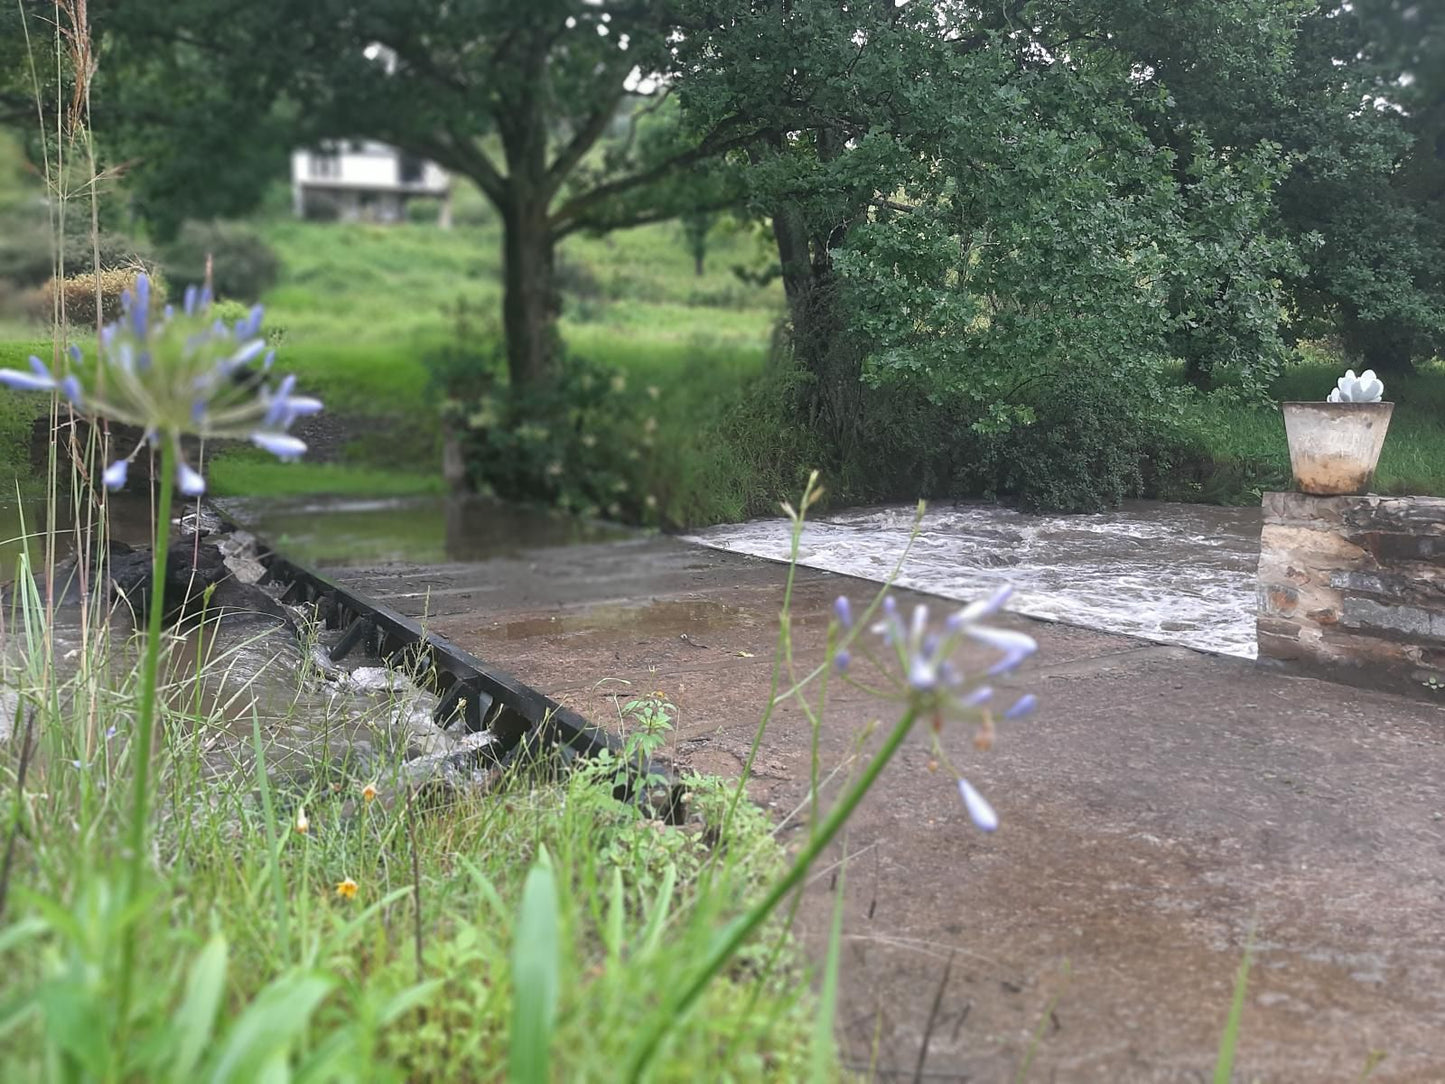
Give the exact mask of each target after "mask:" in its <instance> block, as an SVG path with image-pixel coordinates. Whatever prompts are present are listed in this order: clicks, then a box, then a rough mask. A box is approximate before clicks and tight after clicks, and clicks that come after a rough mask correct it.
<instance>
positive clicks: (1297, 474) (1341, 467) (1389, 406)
mask: <svg viewBox="0 0 1445 1084" xmlns="http://www.w3.org/2000/svg"><path fill="white" fill-rule="evenodd" d="M1280 405H1281V407H1282V408H1283V409H1284V432H1285V437H1286V439H1288V441H1289V465H1290V470H1291V471H1292V472H1293V474H1294V480H1295V485H1297V486H1298V487H1299V488H1300V491H1301V492H1304V493H1313V494H1315V495H1316V496H1339V495H1341V494H1346V493H1364V492H1366V491H1367V490H1368V489H1369V488H1370V483H1371V481H1373V480H1374V477H1375V466H1376V465H1377V464H1378V463H1379V462H1380V449H1381V448H1382V447H1384V444H1385V433H1386V431H1387V430H1389V428H1390V414H1391V413H1392V412H1393V411H1394V409H1395V404H1394V403H1282V404H1280Z"/></svg>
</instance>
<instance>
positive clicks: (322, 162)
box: [309, 151, 341, 179]
mask: <svg viewBox="0 0 1445 1084" xmlns="http://www.w3.org/2000/svg"><path fill="white" fill-rule="evenodd" d="M309 157H310V174H311V176H312V177H315V178H317V179H329V178H335V177H340V176H341V159H340V158H339V157H337V155H335V154H333V153H330V152H323V151H312V152H311V154H310V156H309Z"/></svg>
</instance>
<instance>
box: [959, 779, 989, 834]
mask: <svg viewBox="0 0 1445 1084" xmlns="http://www.w3.org/2000/svg"><path fill="white" fill-rule="evenodd" d="M958 793H959V796H960V797H962V798H963V808H964V809H966V810H968V816H969V819H970V820H972V821H973V823H974V824H975V825H977V826H978V827H979V828H981V829H983V830H984V831H985V832H992V831H993V830H994V829H996V828H997V827H998V814H997V813H995V812H994V811H993V806H991V805H989V804H988V799H987V798H985V797H984V796H983V795H982V794H980V793H979V792H978V791H976V790H975V789H974V787H973V784H972V783H970V782H969V781H968V780H967V779H960V780H959V781H958Z"/></svg>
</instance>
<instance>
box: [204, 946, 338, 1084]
mask: <svg viewBox="0 0 1445 1084" xmlns="http://www.w3.org/2000/svg"><path fill="white" fill-rule="evenodd" d="M331 986H332V983H331V981H330V980H329V979H324V978H322V977H321V976H319V975H314V974H309V973H307V972H296V971H293V972H288V973H287V974H284V975H282V976H281V977H280V978H278V979H276V980H275V981H273V982H272V983H271V984H270V985H269V986H267V987H266V988H265V989H264V990H262V991H261V992H260V993H259V994H257V995H256V998H255V1000H253V1001H252V1002H251V1004H250V1005H249V1006H247V1008H246V1011H245V1012H243V1013H242V1014H241V1017H240V1019H239V1020H237V1021H236V1022H235V1024H233V1025H232V1026H231V1029H230V1031H228V1032H227V1033H226V1036H225V1039H224V1040H223V1042H222V1046H221V1049H220V1051H219V1052H218V1053H217V1054H216V1056H215V1058H214V1059H213V1060H212V1063H211V1065H210V1067H209V1072H208V1073H206V1079H207V1080H209V1081H210V1082H211V1084H252V1082H254V1081H259V1080H265V1079H276V1080H284V1079H285V1075H284V1074H285V1069H286V1057H287V1056H288V1054H289V1053H290V1050H291V1047H292V1045H293V1044H294V1043H295V1042H296V1040H297V1039H299V1038H300V1037H301V1035H302V1033H303V1032H305V1030H306V1028H307V1026H308V1025H309V1024H310V1022H311V1014H312V1013H313V1012H315V1011H316V1007H317V1006H318V1005H320V1004H321V1002H322V1000H323V999H324V998H325V997H326V995H327V993H328V992H329V991H330V990H331ZM278 1062H279V1064H280V1067H281V1072H282V1074H283V1075H282V1076H279V1077H278V1076H276V1075H275V1074H276V1071H277V1070H276V1065H277V1064H278Z"/></svg>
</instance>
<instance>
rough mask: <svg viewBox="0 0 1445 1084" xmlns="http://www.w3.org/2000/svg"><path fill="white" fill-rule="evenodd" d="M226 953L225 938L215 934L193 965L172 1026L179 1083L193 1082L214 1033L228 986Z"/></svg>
mask: <svg viewBox="0 0 1445 1084" xmlns="http://www.w3.org/2000/svg"><path fill="white" fill-rule="evenodd" d="M227 954H228V949H227V946H226V939H225V938H224V937H222V936H221V935H220V934H216V935H215V936H214V937H212V938H211V940H210V941H208V942H207V943H206V947H205V948H204V949H202V950H201V954H200V955H199V956H197V957H196V962H195V963H193V964H192V965H191V974H190V978H189V979H188V980H187V982H186V997H185V1000H184V1001H182V1002H181V1005H180V1008H179V1009H178V1010H177V1012H176V1017H175V1020H174V1022H173V1024H172V1027H173V1028H174V1030H175V1039H176V1043H177V1046H176V1053H175V1059H174V1060H173V1061H172V1062H171V1066H170V1076H171V1079H172V1080H173V1081H175V1082H176V1084H189V1082H190V1081H191V1080H192V1079H193V1074H194V1072H195V1068H196V1066H197V1065H198V1064H200V1060H201V1055H202V1054H204V1053H205V1051H206V1044H207V1043H209V1042H210V1040H211V1035H212V1033H213V1032H214V1030H215V1025H216V1010H217V1009H218V1008H220V1005H221V994H222V993H223V992H224V990H225V985H226V962H227Z"/></svg>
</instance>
